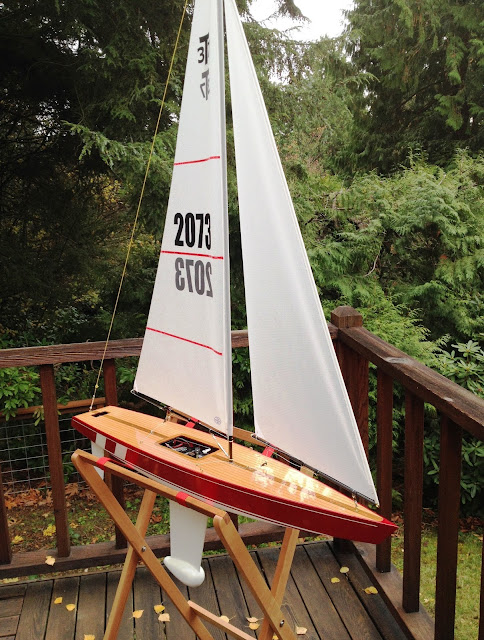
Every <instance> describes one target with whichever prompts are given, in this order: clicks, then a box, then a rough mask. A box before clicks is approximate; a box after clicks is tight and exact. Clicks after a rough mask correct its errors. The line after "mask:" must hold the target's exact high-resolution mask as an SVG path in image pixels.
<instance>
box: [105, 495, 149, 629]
mask: <svg viewBox="0 0 484 640" xmlns="http://www.w3.org/2000/svg"><path fill="white" fill-rule="evenodd" d="M155 500H156V493H154V492H153V491H148V490H146V491H145V492H144V495H143V500H142V501H141V506H140V510H139V513H138V518H137V520H136V529H137V530H138V532H139V534H140V535H141V536H143V537H144V536H145V535H146V530H147V529H148V524H149V522H150V517H151V514H152V512H153V507H154V505H155ZM137 564H138V556H137V555H136V553H135V552H134V550H133V547H129V549H128V552H127V554H126V560H125V561H124V566H123V570H122V572H121V577H120V579H119V584H118V588H117V589H116V595H115V597H114V602H113V606H112V609H111V612H110V614H109V619H108V624H107V627H106V631H105V633H104V640H115V638H116V636H117V635H118V631H119V625H120V624H121V619H122V617H123V611H124V607H125V606H126V601H127V600H128V596H129V593H130V591H131V585H132V584H133V580H134V574H135V572H136V566H137Z"/></svg>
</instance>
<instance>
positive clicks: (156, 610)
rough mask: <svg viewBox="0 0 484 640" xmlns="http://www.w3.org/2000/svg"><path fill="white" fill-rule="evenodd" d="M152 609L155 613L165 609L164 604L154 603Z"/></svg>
mask: <svg viewBox="0 0 484 640" xmlns="http://www.w3.org/2000/svg"><path fill="white" fill-rule="evenodd" d="M153 609H154V610H155V613H161V612H162V611H164V610H165V606H164V605H163V604H155V606H154V607H153Z"/></svg>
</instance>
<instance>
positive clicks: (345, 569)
mask: <svg viewBox="0 0 484 640" xmlns="http://www.w3.org/2000/svg"><path fill="white" fill-rule="evenodd" d="M348 571H349V567H341V569H340V570H339V572H340V573H348Z"/></svg>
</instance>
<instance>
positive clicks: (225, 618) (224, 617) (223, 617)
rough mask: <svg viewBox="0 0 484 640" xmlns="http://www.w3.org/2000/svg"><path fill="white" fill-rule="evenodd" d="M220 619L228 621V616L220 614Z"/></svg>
mask: <svg viewBox="0 0 484 640" xmlns="http://www.w3.org/2000/svg"><path fill="white" fill-rule="evenodd" d="M220 620H223V621H224V622H230V618H229V617H228V616H220Z"/></svg>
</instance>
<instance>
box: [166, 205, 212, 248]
mask: <svg viewBox="0 0 484 640" xmlns="http://www.w3.org/2000/svg"><path fill="white" fill-rule="evenodd" d="M173 222H174V223H175V225H176V226H177V227H178V229H177V232H176V237H175V245H176V246H177V247H184V246H187V247H195V246H197V247H198V248H199V249H202V248H205V249H210V248H211V246H212V236H211V232H210V214H209V213H186V214H185V215H183V214H182V213H175V217H174V219H173Z"/></svg>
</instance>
